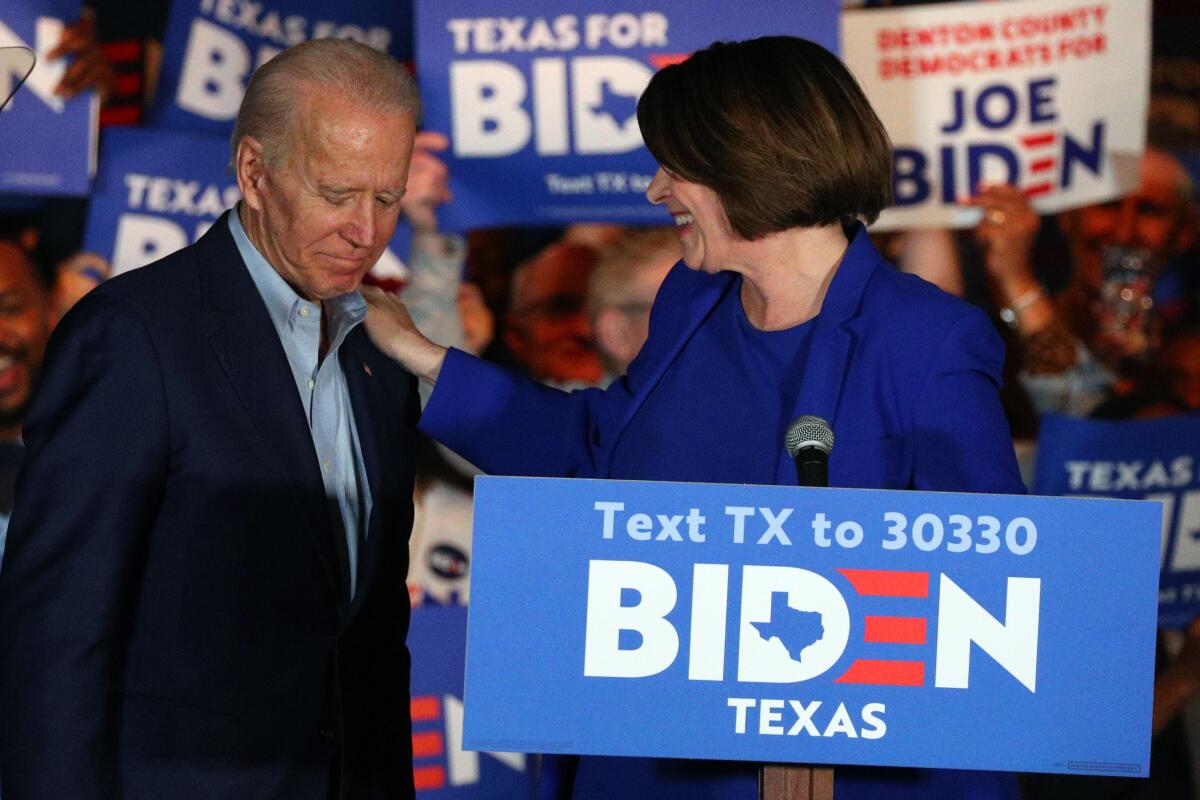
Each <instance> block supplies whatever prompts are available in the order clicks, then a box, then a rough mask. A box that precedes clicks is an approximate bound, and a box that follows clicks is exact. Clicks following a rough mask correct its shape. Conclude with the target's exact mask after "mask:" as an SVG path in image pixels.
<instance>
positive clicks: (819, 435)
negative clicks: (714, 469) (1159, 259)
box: [758, 416, 833, 800]
mask: <svg viewBox="0 0 1200 800" xmlns="http://www.w3.org/2000/svg"><path fill="white" fill-rule="evenodd" d="M814 431H815V434H814ZM814 438H815V439H817V440H819V442H818V441H813V439H814ZM814 445H816V446H814ZM784 446H785V447H786V448H787V451H788V453H789V454H790V455H791V456H792V459H793V460H794V461H795V462H796V478H797V483H798V484H799V485H800V486H828V485H829V473H828V458H829V451H830V450H831V449H832V448H833V431H831V430H830V429H829V423H827V422H826V421H825V420H823V419H821V418H820V417H813V416H805V417H800V418H799V419H797V420H795V421H794V422H792V424H791V425H790V426H789V427H788V432H787V436H786V438H785V440H784ZM758 796H759V798H760V800H833V767H814V766H807V765H806V766H801V765H792V764H764V765H763V766H761V767H759V770H758Z"/></svg>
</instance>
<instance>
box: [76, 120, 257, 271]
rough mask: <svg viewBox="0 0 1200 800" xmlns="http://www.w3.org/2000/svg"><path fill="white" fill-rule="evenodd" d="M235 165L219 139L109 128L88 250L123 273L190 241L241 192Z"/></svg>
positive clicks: (224, 142) (86, 240)
mask: <svg viewBox="0 0 1200 800" xmlns="http://www.w3.org/2000/svg"><path fill="white" fill-rule="evenodd" d="M228 162H229V141H228V140H227V139H223V138H221V137H219V136H209V135H205V134H194V133H174V132H171V131H150V130H138V129H134V128H113V129H111V130H108V131H106V132H105V135H104V146H103V148H102V152H101V161H100V164H101V168H100V172H99V174H98V175H97V176H96V188H95V191H94V192H93V194H92V202H91V206H90V207H89V209H88V221H87V227H86V230H85V233H84V243H83V246H84V249H85V250H87V251H89V252H93V253H99V254H100V255H102V256H104V257H105V258H107V259H108V260H109V261H110V262H111V264H112V271H113V274H114V275H116V274H119V273H121V272H125V271H127V270H130V269H134V268H136V267H141V266H144V265H146V264H149V263H150V262H151V261H157V260H158V259H160V258H162V257H164V256H167V255H170V254H171V253H173V252H175V251H176V250H179V249H180V248H182V247H185V246H187V245H189V244H191V243H192V242H194V241H195V240H196V239H199V238H200V236H201V234H203V233H204V232H205V231H206V230H208V228H209V226H210V225H212V224H213V222H215V221H216V219H217V217H219V216H221V214H223V213H224V212H225V209H227V208H231V207H232V206H233V205H234V204H235V203H237V201H238V200H239V199H240V197H241V195H240V194H239V192H238V188H237V182H236V181H235V180H234V177H233V175H232V174H230V173H228V172H226V170H225V165H226V164H227V163H228Z"/></svg>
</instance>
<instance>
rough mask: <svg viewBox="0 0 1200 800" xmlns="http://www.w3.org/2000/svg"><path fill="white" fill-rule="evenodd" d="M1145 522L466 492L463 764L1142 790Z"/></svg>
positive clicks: (1014, 501)
mask: <svg viewBox="0 0 1200 800" xmlns="http://www.w3.org/2000/svg"><path fill="white" fill-rule="evenodd" d="M1160 519H1161V513H1160V506H1159V505H1158V504H1155V503H1146V502H1133V501H1126V500H1105V499H1066V498H1048V497H1018V496H1003V495H972V494H957V493H939V492H884V491H869V490H856V489H803V488H792V487H780V486H767V487H764V486H730V485H703V484H675V483H653V482H634V481H598V480H562V479H558V480H552V479H532V478H524V479H522V478H487V477H482V478H479V479H477V481H476V488H475V531H474V540H473V545H474V553H475V561H474V567H473V573H472V574H473V577H472V586H471V600H472V605H471V616H470V626H469V632H468V646H467V652H468V654H469V657H468V660H467V682H466V729H465V743H466V746H467V747H468V748H472V749H493V750H494V749H504V750H519V751H542V752H548V753H583V754H599V755H623V756H634V755H636V756H654V757H682V758H696V759H725V760H741V761H757V762H800V763H814V764H862V765H885V766H916V767H942V768H954V769H982V770H1011V771H1039V772H1062V773H1087V774H1104V775H1111V774H1118V775H1127V776H1145V775H1146V774H1147V770H1148V767H1149V751H1150V712H1151V696H1152V687H1153V680H1154V642H1155V632H1156V630H1155V627H1156V626H1155V616H1156V607H1157V583H1158V576H1157V572H1158V530H1159V527H1160V524H1161V522H1160ZM530 587H537V591H531V590H530ZM1031 732H1035V733H1031Z"/></svg>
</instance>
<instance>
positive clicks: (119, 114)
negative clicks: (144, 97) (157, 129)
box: [100, 103, 142, 128]
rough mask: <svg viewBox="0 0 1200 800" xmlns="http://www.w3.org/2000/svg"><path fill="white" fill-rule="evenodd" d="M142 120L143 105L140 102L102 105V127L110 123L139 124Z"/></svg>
mask: <svg viewBox="0 0 1200 800" xmlns="http://www.w3.org/2000/svg"><path fill="white" fill-rule="evenodd" d="M141 121H142V106H141V104H140V103H138V104H136V105H134V104H130V105H122V106H101V107H100V127H101V128H107V127H108V126H110V125H137V124H138V123H139V122H141Z"/></svg>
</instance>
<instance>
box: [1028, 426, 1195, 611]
mask: <svg viewBox="0 0 1200 800" xmlns="http://www.w3.org/2000/svg"><path fill="white" fill-rule="evenodd" d="M1198 467H1200V415H1196V414H1189V415H1182V416H1177V417H1167V418H1164V419H1153V420H1133V421H1129V422H1117V421H1110V420H1092V419H1076V418H1074V417H1068V416H1065V415H1062V414H1050V415H1047V416H1045V417H1043V418H1042V423H1041V428H1040V431H1039V434H1038V454H1037V471H1036V477H1035V479H1034V490H1035V491H1036V492H1037V493H1038V494H1055V495H1070V496H1079V497H1125V498H1130V499H1135V500H1156V501H1158V502H1159V503H1161V504H1162V529H1161V544H1162V547H1161V550H1162V559H1161V562H1160V567H1161V570H1162V574H1161V576H1160V579H1159V580H1160V584H1159V608H1158V614H1159V625H1161V626H1163V627H1169V628H1177V627H1187V625H1188V624H1189V623H1190V622H1191V621H1192V619H1193V618H1194V617H1195V616H1196V615H1197V614H1200V471H1198V470H1197V468H1198ZM1116 533H1117V534H1118V535H1120V536H1124V537H1125V539H1126V541H1128V542H1129V546H1130V547H1133V546H1134V542H1133V541H1132V537H1133V536H1134V535H1135V534H1134V532H1132V531H1117V532H1116Z"/></svg>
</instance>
